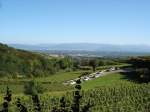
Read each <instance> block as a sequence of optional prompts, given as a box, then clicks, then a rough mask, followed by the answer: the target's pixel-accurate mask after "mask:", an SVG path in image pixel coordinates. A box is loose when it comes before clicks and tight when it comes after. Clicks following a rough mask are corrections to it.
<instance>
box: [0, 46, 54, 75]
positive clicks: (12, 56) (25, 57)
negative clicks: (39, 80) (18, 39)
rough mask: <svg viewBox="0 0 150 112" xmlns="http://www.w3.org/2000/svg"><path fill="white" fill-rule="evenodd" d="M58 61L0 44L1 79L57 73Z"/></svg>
mask: <svg viewBox="0 0 150 112" xmlns="http://www.w3.org/2000/svg"><path fill="white" fill-rule="evenodd" d="M56 69H57V67H56V60H54V59H46V58H44V57H43V56H41V55H39V54H35V53H32V52H28V51H24V50H18V49H14V48H12V47H9V46H7V45H4V44H0V77H33V76H45V75H50V74H53V73H55V71H56Z"/></svg>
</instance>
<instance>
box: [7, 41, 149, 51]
mask: <svg viewBox="0 0 150 112" xmlns="http://www.w3.org/2000/svg"><path fill="white" fill-rule="evenodd" d="M9 45H10V46H12V47H15V48H18V49H25V50H40V51H42V50H57V51H61V50H68V51H72V50H76V51H97V52H141V53H150V46H146V45H110V44H93V43H64V44H37V45H26V44H9Z"/></svg>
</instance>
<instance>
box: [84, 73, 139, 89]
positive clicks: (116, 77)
mask: <svg viewBox="0 0 150 112" xmlns="http://www.w3.org/2000/svg"><path fill="white" fill-rule="evenodd" d="M131 84H132V85H137V84H136V83H134V82H131V81H129V80H127V79H125V76H124V75H123V74H122V73H113V74H109V75H106V76H102V77H99V78H97V79H94V80H90V81H87V82H85V83H83V84H82V87H83V89H86V90H87V89H94V88H99V87H103V86H105V87H114V86H120V85H131Z"/></svg>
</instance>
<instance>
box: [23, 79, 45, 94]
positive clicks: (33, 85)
mask: <svg viewBox="0 0 150 112" xmlns="http://www.w3.org/2000/svg"><path fill="white" fill-rule="evenodd" d="M43 92H44V89H43V88H42V86H41V85H40V84H39V83H37V82H35V81H30V82H28V83H26V84H25V85H24V93H25V94H27V95H36V94H39V93H43Z"/></svg>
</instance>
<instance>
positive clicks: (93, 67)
mask: <svg viewBox="0 0 150 112" xmlns="http://www.w3.org/2000/svg"><path fill="white" fill-rule="evenodd" d="M97 65H98V63H97V60H96V59H91V60H90V62H89V66H91V67H92V69H93V72H95V71H96V67H97Z"/></svg>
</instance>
